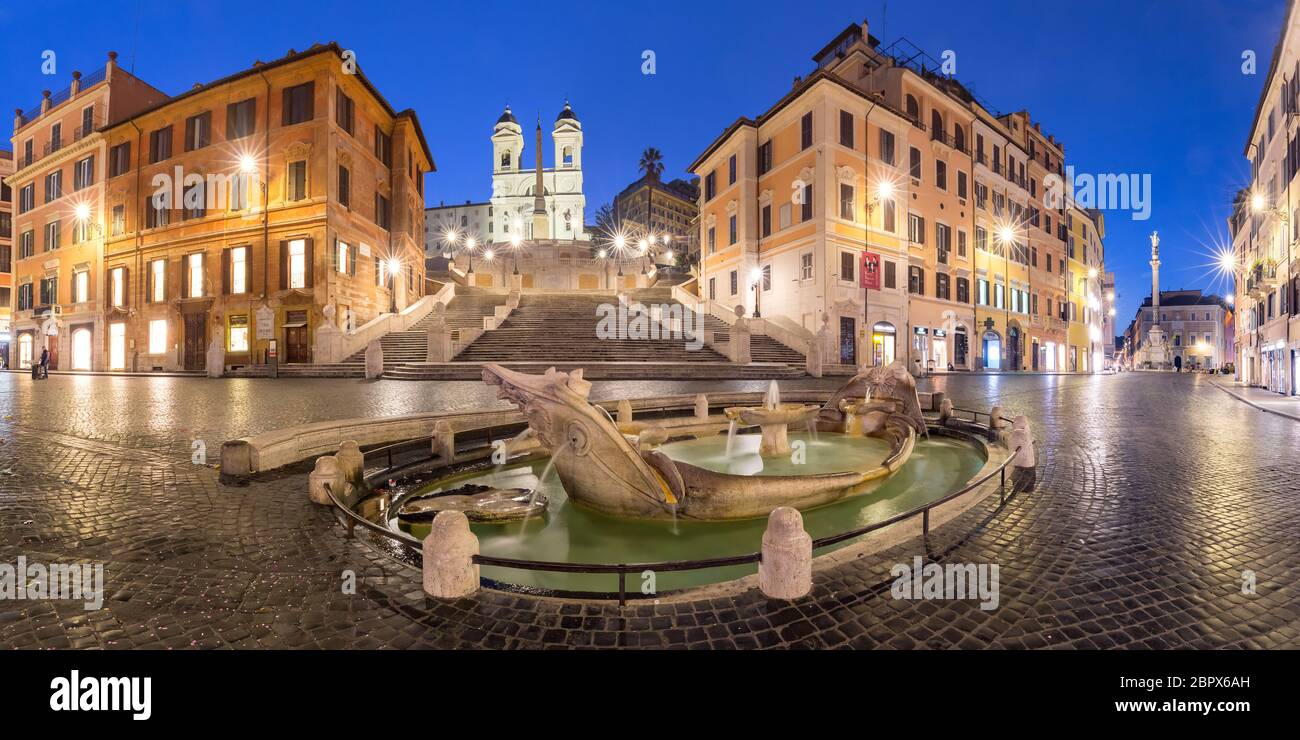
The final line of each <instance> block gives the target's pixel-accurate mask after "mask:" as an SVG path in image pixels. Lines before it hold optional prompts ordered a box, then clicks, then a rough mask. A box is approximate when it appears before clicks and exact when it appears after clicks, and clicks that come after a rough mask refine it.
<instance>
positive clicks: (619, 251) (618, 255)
mask: <svg viewBox="0 0 1300 740" xmlns="http://www.w3.org/2000/svg"><path fill="white" fill-rule="evenodd" d="M625 248H627V237H626V236H624V235H623V234H622V233H618V234H615V235H614V261H615V262H616V263H618V276H619V277H623V250H624V249H625Z"/></svg>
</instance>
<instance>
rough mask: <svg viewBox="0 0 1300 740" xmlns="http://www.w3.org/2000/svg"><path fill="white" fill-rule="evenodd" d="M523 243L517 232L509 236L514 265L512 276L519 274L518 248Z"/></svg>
mask: <svg viewBox="0 0 1300 740" xmlns="http://www.w3.org/2000/svg"><path fill="white" fill-rule="evenodd" d="M523 243H524V239H523V237H521V236H519V233H518V232H515V233H513V234H511V235H510V252H511V255H512V257H513V261H514V264H515V272H514V274H516V275H518V274H519V247H520V245H522V244H523Z"/></svg>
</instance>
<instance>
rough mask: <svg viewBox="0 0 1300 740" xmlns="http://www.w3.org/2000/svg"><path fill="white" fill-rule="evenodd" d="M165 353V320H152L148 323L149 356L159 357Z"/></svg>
mask: <svg viewBox="0 0 1300 740" xmlns="http://www.w3.org/2000/svg"><path fill="white" fill-rule="evenodd" d="M166 352H167V319H154V320H153V321H150V322H149V354H151V355H161V354H164V353H166Z"/></svg>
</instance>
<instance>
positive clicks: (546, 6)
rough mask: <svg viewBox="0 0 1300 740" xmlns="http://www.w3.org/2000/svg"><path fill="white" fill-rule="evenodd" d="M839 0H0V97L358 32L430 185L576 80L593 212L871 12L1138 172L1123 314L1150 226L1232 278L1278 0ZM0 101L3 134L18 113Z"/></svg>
mask: <svg viewBox="0 0 1300 740" xmlns="http://www.w3.org/2000/svg"><path fill="white" fill-rule="evenodd" d="M850 5H851V6H852V9H851V10H849V9H846V8H847V7H848V6H846V5H844V4H842V3H809V2H790V1H788V0H787V1H775V2H774V1H771V0H750V1H749V2H733V1H731V0H710V1H709V2H699V0H691V1H689V2H688V1H685V0H656V1H655V2H645V3H627V2H621V1H620V2H615V1H613V0H605V1H604V2H580V1H578V0H572V1H570V2H563V3H560V2H510V1H508V0H499V1H498V2H448V1H446V0H441V1H434V2H430V1H429V0H423V1H412V2H407V1H405V0H389V1H386V2H382V3H356V2H343V1H336V0H318V1H317V2H300V1H297V0H285V1H282V2H263V3H252V4H242V5H241V4H236V5H231V4H229V3H212V2H176V1H174V0H95V1H93V2H91V1H87V0H45V1H44V2H30V3H15V2H9V1H6V2H4V3H3V4H0V28H4V29H6V31H7V33H6V38H5V43H4V44H3V45H0V91H2V92H3V98H4V100H5V101H7V105H5V108H6V109H7V111H9V112H11V111H12V110H13V109H15V108H23V109H27V108H31V107H32V106H34V105H36V104H38V103H39V102H40V94H41V90H42V89H46V88H48V89H51V90H58V89H62V88H63V87H66V86H67V84H68V81H69V80H70V75H71V72H72V70H74V69H79V70H81V71H83V72H87V71H89V70H91V69H93V68H95V67H96V66H98V65H100V64H102V63H103V60H104V58H105V53H106V52H107V51H108V50H109V49H113V50H116V51H118V52H119V54H120V56H119V62H121V63H122V64H123V66H125V67H127V68H128V69H129V68H131V67H132V66H134V71H135V73H136V74H137V75H139V76H140V77H142V78H144V79H145V80H146V81H148V82H149V83H150V84H152V85H154V86H155V87H158V88H160V89H161V90H163V91H164V92H167V93H170V94H177V93H180V92H182V91H184V90H185V89H187V88H189V87H190V86H191V85H193V84H194V83H195V82H209V81H211V80H213V79H216V78H218V77H221V76H224V75H227V74H230V73H233V72H236V71H238V70H241V69H244V68H247V67H248V66H250V65H251V64H252V62H253V61H254V60H256V59H263V60H270V59H273V58H276V57H279V56H283V55H284V54H285V52H286V51H287V50H288V49H290V48H294V49H299V50H301V49H304V48H306V47H308V46H310V45H311V44H312V43H313V42H317V41H319V42H326V41H330V40H334V41H338V42H339V43H340V44H341V45H342V46H344V47H345V48H351V49H353V50H354V51H355V52H356V54H357V60H358V62H359V63H360V65H361V67H362V69H363V70H364V71H365V73H366V75H367V76H369V77H370V78H371V80H373V81H374V83H375V84H376V86H377V87H378V88H379V90H380V91H381V92H382V93H383V94H384V95H385V96H386V97H387V98H388V99H389V101H390V102H391V103H392V104H393V106H394V107H395V108H397V109H399V110H400V109H403V108H407V107H410V108H414V109H415V110H416V111H417V113H418V114H419V116H420V119H421V123H422V124H423V126H424V130H425V133H426V135H427V137H428V139H429V146H430V148H431V149H432V150H433V156H434V159H435V160H436V162H437V165H438V172H437V173H435V174H434V175H432V176H431V177H430V179H429V181H428V182H427V183H426V190H425V192H426V197H427V198H428V199H429V204H430V205H436V204H438V203H439V202H440V201H445V202H447V203H455V202H463V201H465V200H467V199H473V200H480V199H486V198H487V197H488V195H489V189H490V186H491V179H490V168H491V145H490V142H489V140H488V136H489V135H490V134H491V129H492V124H493V123H494V122H495V121H496V118H497V116H498V115H499V114H500V112H501V109H502V107H503V106H504V105H505V104H506V103H509V104H510V105H511V106H512V107H513V108H514V110H515V113H516V116H517V117H518V118H519V119H520V122H521V123H524V124H525V125H526V128H530V126H528V125H527V124H529V123H530V122H532V121H535V120H536V117H537V115H538V113H539V112H540V114H541V116H542V121H543V126H544V127H545V128H546V130H547V131H549V127H550V124H551V123H552V122H553V121H554V120H555V116H556V114H557V113H558V112H559V110H560V108H561V107H562V106H563V103H564V100H565V98H566V97H567V98H568V99H570V101H571V102H572V105H573V107H574V110H575V111H576V112H577V114H578V116H579V118H580V119H581V121H582V124H583V128H584V131H585V134H586V142H585V148H584V152H583V159H584V168H585V175H586V181H585V190H586V193H587V203H588V209H589V213H588V220H591V219H592V217H593V214H594V211H595V208H596V207H598V206H599V205H600V204H601V203H604V202H606V201H608V200H610V199H612V198H613V196H614V194H615V193H617V192H618V191H619V190H621V189H622V188H623V187H624V186H625V185H626V184H627V183H628V182H630V181H631V180H633V179H634V178H636V177H637V172H636V164H637V160H638V157H639V153H640V151H641V150H642V149H643V148H644V147H647V146H656V147H658V148H659V149H661V150H662V151H663V152H664V154H665V157H666V161H665V165H666V168H665V173H664V174H665V177H667V178H672V177H678V176H681V175H682V174H683V169H684V168H685V167H686V166H687V165H688V164H689V163H690V162H691V160H692V159H694V157H695V156H696V155H697V154H699V153H700V152H701V151H702V150H703V149H704V148H705V147H706V146H707V145H708V144H709V143H710V142H711V141H712V140H713V138H714V137H715V136H716V135H717V134H718V133H719V132H720V131H721V130H722V129H723V128H724V127H725V126H726V125H727V124H729V123H731V122H732V121H733V120H735V119H736V118H737V117H738V116H741V115H748V116H753V115H757V114H758V113H760V112H762V111H763V110H764V109H766V108H767V107H768V106H769V105H770V104H771V103H773V102H774V101H775V100H776V99H777V98H779V97H780V96H781V95H782V94H784V93H785V92H786V91H788V90H789V87H790V84H791V82H792V80H793V78H794V77H795V76H796V75H804V74H807V73H808V72H809V71H810V70H811V69H812V62H811V60H810V57H811V55H812V54H813V53H814V52H816V51H817V50H818V49H820V48H821V47H822V46H823V45H824V44H825V43H826V42H828V41H829V40H830V39H831V38H832V37H833V36H834V35H835V34H837V33H838V32H839V31H840V30H842V29H843V28H844V26H846V25H848V24H849V23H851V22H858V21H860V20H862V17H863V15H864V14H865V16H866V18H867V20H868V21H869V22H870V24H871V30H872V34H873V35H875V36H877V37H878V38H880V39H882V41H883V42H884V43H885V44H886V45H888V44H889V43H891V42H892V41H894V40H895V39H897V38H899V37H900V36H903V37H906V38H907V39H908V40H910V41H911V42H913V43H914V44H916V45H918V46H919V47H921V48H923V49H925V50H926V51H928V52H929V53H930V55H931V56H933V57H936V58H937V57H939V56H940V55H941V53H942V52H943V51H944V50H945V49H951V50H952V51H953V52H955V53H956V61H957V77H958V78H959V79H960V80H962V82H964V83H966V84H967V85H968V87H970V88H971V89H973V90H974V91H975V92H976V93H977V94H978V95H979V96H980V97H981V98H982V99H984V100H985V101H986V102H987V103H989V104H990V105H991V106H993V108H995V109H997V110H1001V111H1012V110H1018V109H1021V108H1028V109H1029V111H1030V112H1031V114H1032V115H1033V117H1034V119H1035V120H1036V121H1039V122H1041V123H1042V125H1043V129H1044V130H1045V131H1047V132H1049V133H1052V134H1054V135H1056V137H1057V138H1058V139H1060V140H1062V141H1064V142H1065V151H1066V160H1067V162H1069V163H1072V164H1074V165H1075V167H1076V170H1077V171H1078V172H1079V173H1121V174H1137V175H1143V174H1149V175H1150V176H1151V181H1152V193H1151V214H1150V220H1148V221H1133V220H1131V219H1130V214H1129V213H1128V212H1125V211H1111V212H1108V213H1107V216H1106V218H1107V229H1108V231H1107V238H1106V264H1107V268H1108V269H1111V270H1114V271H1115V272H1116V273H1117V278H1118V283H1119V287H1118V291H1119V294H1120V300H1119V316H1118V317H1117V324H1118V326H1119V328H1120V329H1121V330H1122V328H1123V327H1124V326H1125V325H1127V323H1128V321H1129V319H1131V318H1132V316H1133V313H1134V312H1135V311H1136V308H1137V306H1138V304H1139V303H1140V302H1141V300H1142V298H1144V297H1145V296H1146V295H1148V294H1149V292H1150V287H1149V286H1150V277H1149V274H1148V268H1147V266H1146V261H1147V259H1148V254H1149V244H1148V242H1147V239H1146V235H1147V234H1149V233H1150V232H1151V231H1152V230H1153V229H1159V230H1160V233H1161V241H1162V243H1161V256H1162V259H1163V261H1164V268H1163V269H1162V280H1161V284H1162V286H1163V287H1164V288H1165V289H1166V290H1168V289H1173V288H1181V287H1204V288H1207V289H1217V290H1224V289H1225V288H1226V285H1225V283H1223V282H1222V281H1221V280H1217V279H1216V278H1214V277H1212V276H1211V269H1210V267H1209V266H1208V265H1209V263H1210V262H1211V258H1210V257H1209V253H1210V252H1211V250H1212V249H1213V246H1214V245H1215V244H1226V243H1227V227H1226V225H1225V224H1224V219H1225V218H1226V216H1227V213H1228V206H1229V203H1230V201H1231V197H1232V194H1233V193H1234V192H1235V191H1236V190H1237V189H1238V188H1240V187H1242V186H1243V185H1245V184H1246V183H1247V180H1248V177H1249V166H1248V164H1247V162H1246V161H1245V159H1244V158H1243V156H1242V151H1243V148H1244V143H1245V137H1246V134H1247V129H1248V128H1249V126H1250V123H1251V117H1252V115H1253V113H1254V107H1255V104H1256V102H1257V100H1258V96H1259V91H1260V88H1261V86H1262V85H1263V81H1264V75H1265V74H1266V73H1267V71H1268V64H1269V60H1270V55H1271V54H1272V50H1273V45H1274V43H1276V40H1277V37H1278V33H1279V30H1280V24H1281V23H1282V22H1283V13H1284V12H1285V9H1286V3H1285V0H1094V1H1092V2H1088V3H1048V4H1044V3H1041V2H1038V1H1037V0H981V1H980V2H969V1H968V0H960V1H949V0H931V1H928V2H917V1H913V2H903V1H900V0H895V1H894V2H890V3H886V2H882V0H866V1H865V2H861V3H853V4H850ZM46 49H49V50H53V51H54V52H55V53H56V54H57V62H58V74H57V75H56V76H54V77H52V78H51V77H46V76H43V75H42V74H41V62H42V58H41V55H42V52H43V51H44V50H46ZM646 49H649V50H653V51H654V52H655V55H656V61H657V70H656V72H657V73H656V74H655V75H653V76H647V75H643V74H642V73H641V66H642V58H641V55H642V51H643V50H646ZM1248 49H1249V50H1254V51H1255V53H1256V55H1257V57H1258V60H1257V65H1258V74H1256V75H1254V76H1249V75H1245V74H1243V73H1242V69H1241V68H1242V52H1243V51H1244V50H1248ZM3 118H4V121H5V123H4V124H3V125H0V128H2V129H3V131H4V137H5V138H6V139H8V137H9V136H10V135H11V133H12V131H11V128H12V117H11V116H10V115H5V116H3ZM529 142H530V144H531V135H530V136H529ZM547 146H548V147H549V137H548V139H547ZM5 148H9V147H8V146H7V145H6V146H5ZM529 159H530V161H531V152H530V153H529ZM546 161H547V164H548V166H549V164H550V161H551V157H550V153H549V152H548V153H547V159H546Z"/></svg>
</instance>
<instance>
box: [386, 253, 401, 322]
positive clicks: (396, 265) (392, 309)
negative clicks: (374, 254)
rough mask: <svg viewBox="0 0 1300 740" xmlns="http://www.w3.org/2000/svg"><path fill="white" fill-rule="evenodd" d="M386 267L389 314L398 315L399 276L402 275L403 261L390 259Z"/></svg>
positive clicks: (395, 258)
mask: <svg viewBox="0 0 1300 740" xmlns="http://www.w3.org/2000/svg"><path fill="white" fill-rule="evenodd" d="M384 266H385V267H386V268H388V312H389V313H397V276H398V275H400V274H402V261H401V260H400V259H398V258H397V257H389V258H388V259H387V260H385V265H384Z"/></svg>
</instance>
